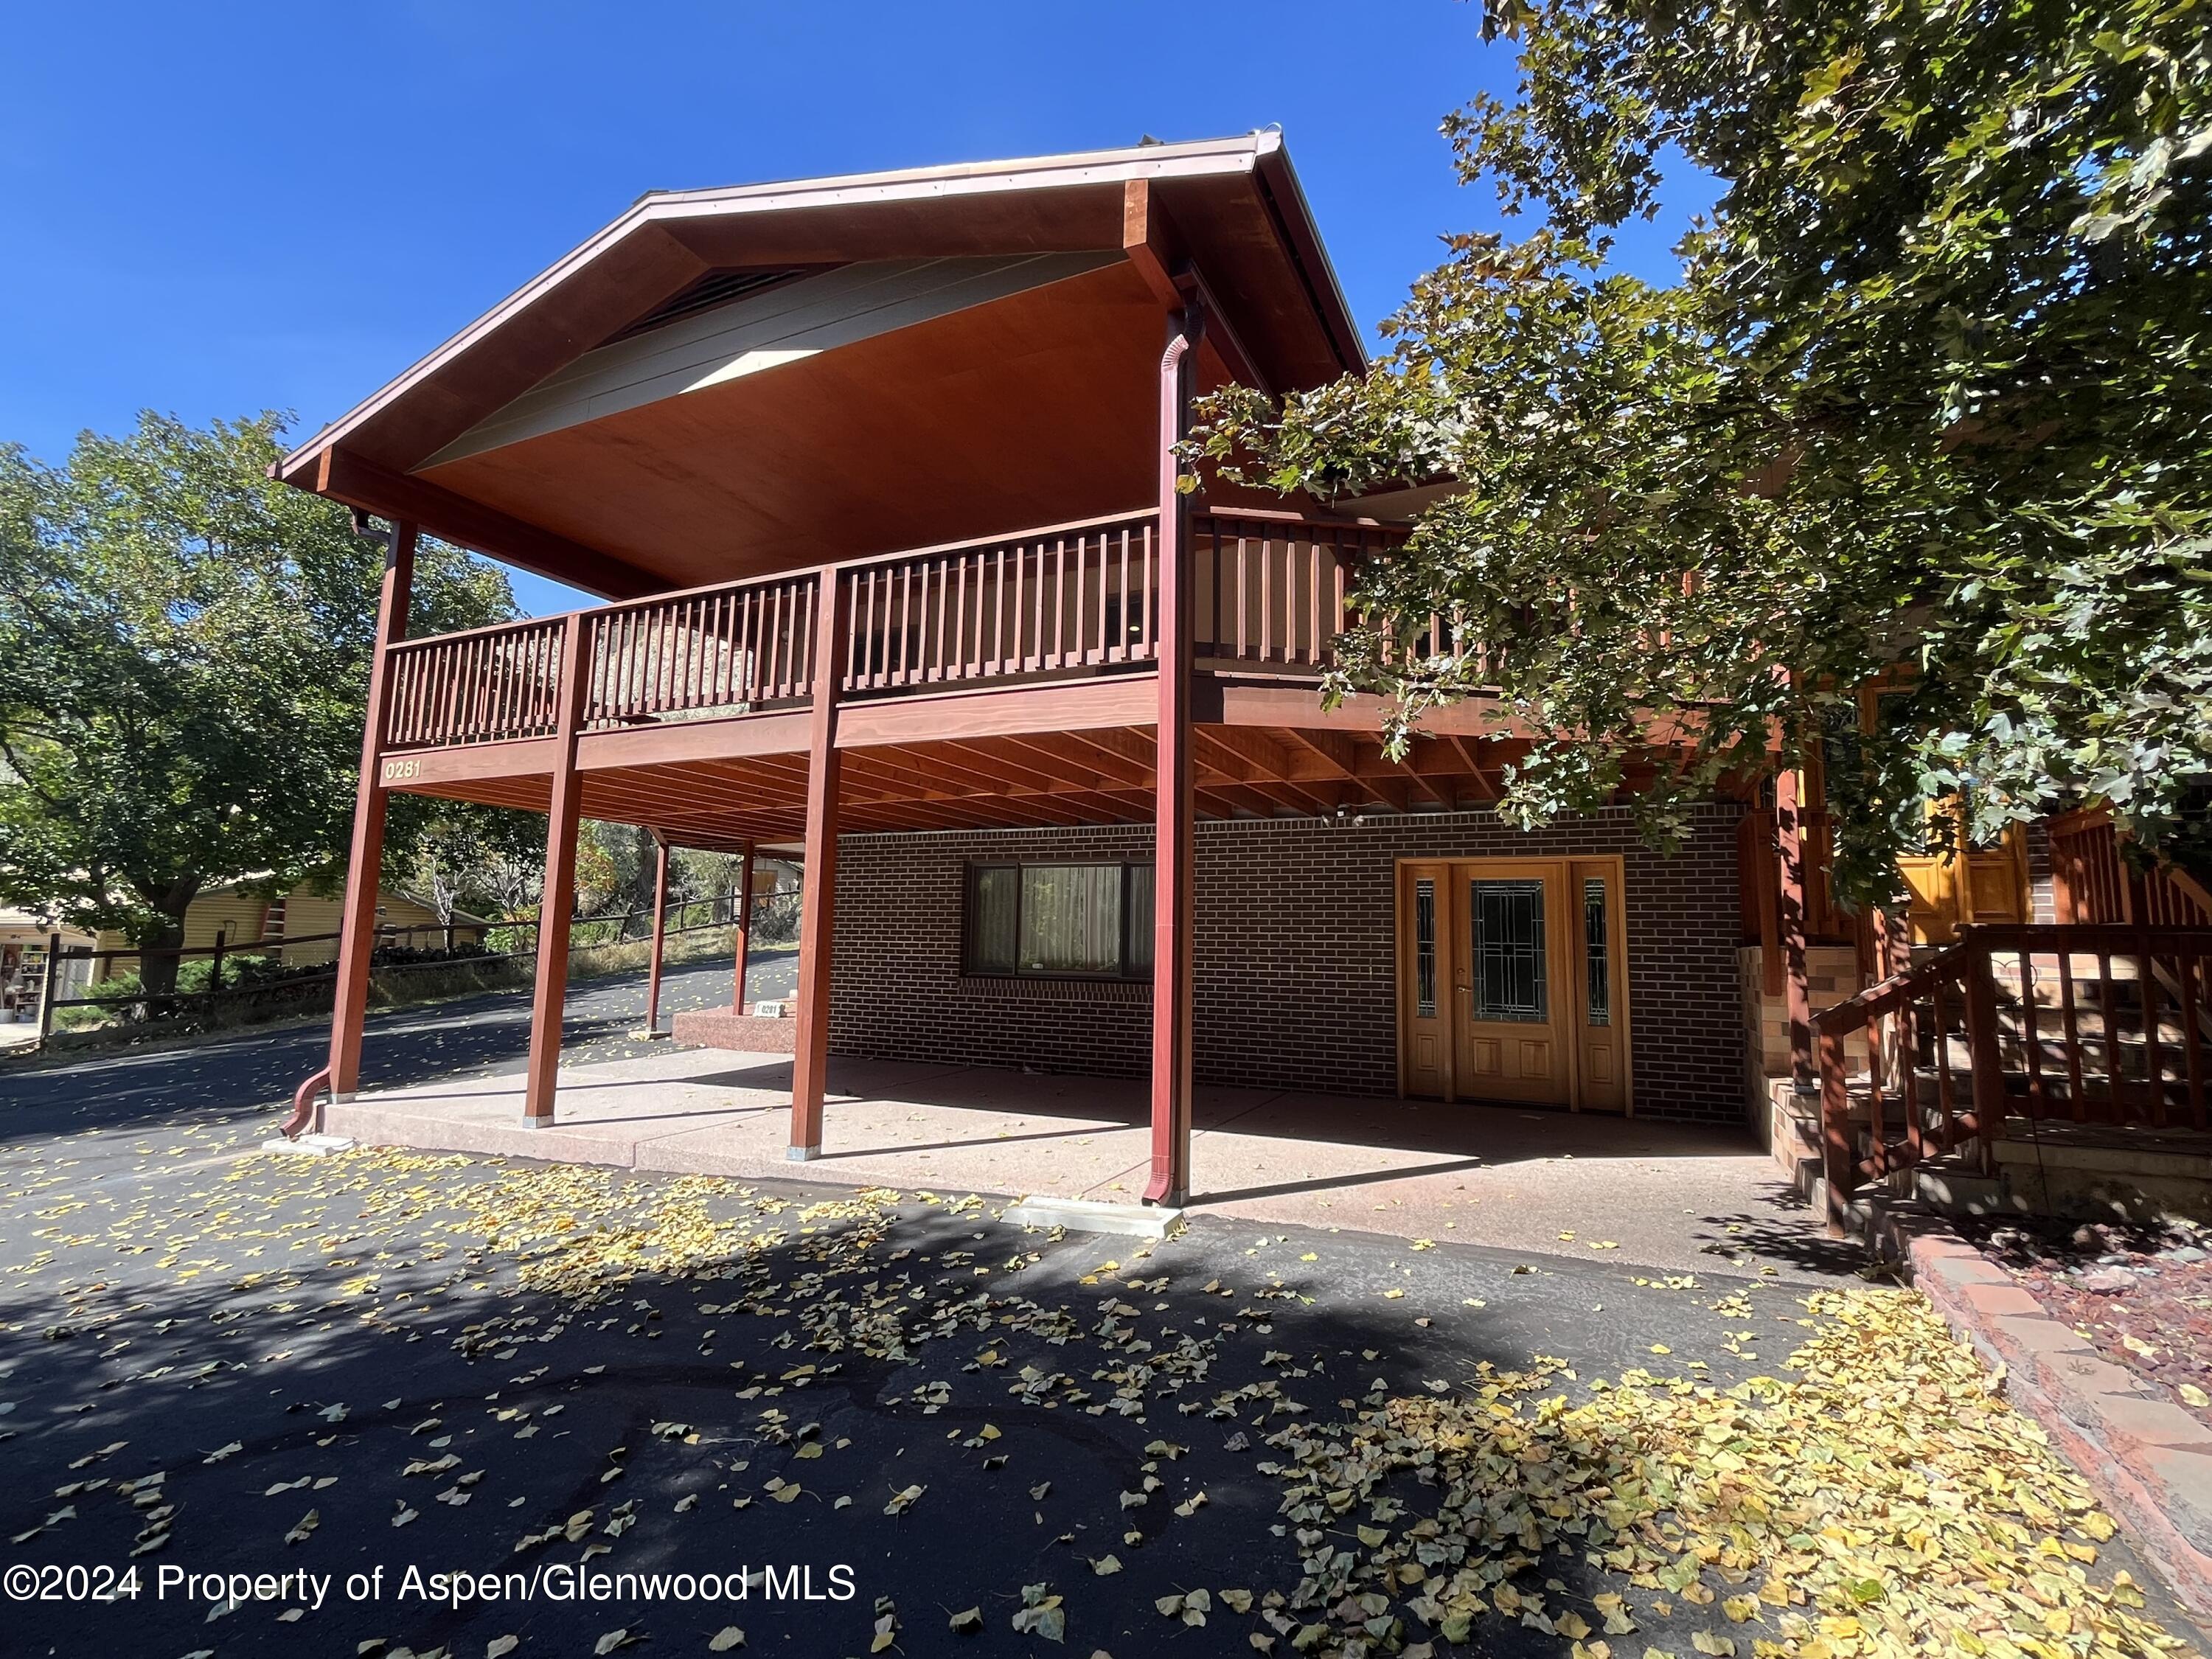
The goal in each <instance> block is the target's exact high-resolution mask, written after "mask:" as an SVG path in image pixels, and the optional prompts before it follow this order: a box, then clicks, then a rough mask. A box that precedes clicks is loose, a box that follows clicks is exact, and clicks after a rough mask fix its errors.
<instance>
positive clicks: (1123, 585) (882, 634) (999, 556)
mask: <svg viewBox="0 0 2212 1659" xmlns="http://www.w3.org/2000/svg"><path fill="white" fill-rule="evenodd" d="M1156 526H1157V520H1156V519H1155V517H1154V515H1152V513H1140V514H1138V515H1136V516H1133V517H1131V518H1126V519H1115V520H1106V521H1103V522H1091V523H1085V524H1079V525H1070V526H1065V527H1060V528H1054V529H1050V530H1042V531H1030V532H1024V533H1023V534H1022V535H1020V536H1018V537H1014V538H1009V539H1007V540H1005V541H997V542H983V543H976V544H969V545H964V546H960V547H950V548H942V549H931V550H925V551H923V552H920V553H911V554H904V555H902V556H898V557H896V558H893V559H886V560H878V561H875V562H870V563H867V564H862V565H854V566H850V567H848V568H846V569H845V570H844V572H843V573H842V576H841V578H840V580H842V581H843V582H844V583H845V586H846V592H847V595H848V603H849V605H850V612H849V614H850V623H849V625H848V628H849V631H848V635H847V637H846V646H845V655H844V660H843V662H842V671H841V678H840V680H839V682H838V683H839V685H840V687H841V688H842V690H846V691H848V692H856V691H878V690H892V689H903V688H908V687H913V686H924V685H941V684H955V683H957V682H960V681H963V680H977V679H988V678H1000V677H1004V676H1006V675H1013V674H1048V673H1064V672H1066V671H1071V670H1077V669H1083V668H1091V667H1097V666H1099V665H1105V664H1111V663H1132V662H1150V661H1151V660H1152V659H1153V658H1154V657H1155V656H1156V655H1157V654H1158V643H1157V638H1158V628H1159V583H1158V575H1157V572H1156V569H1155V561H1156V559H1157V556H1158V555H1157V550H1155V548H1154V547H1153V544H1152V543H1153V534H1154V531H1155V528H1156Z"/></svg>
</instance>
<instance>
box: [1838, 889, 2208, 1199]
mask: <svg viewBox="0 0 2212 1659" xmlns="http://www.w3.org/2000/svg"><path fill="white" fill-rule="evenodd" d="M2208 969H2212V927H2206V926H2172V925H2150V924H2136V925H2122V924H2107V923H2073V924H2060V925H2051V926H2010V925H2008V926H1999V927H1966V928H1963V929H1961V930H1960V942H1959V943H1958V944H1956V945H1951V946H1948V947H1947V948H1945V949H1942V950H1940V951H1926V952H1922V953H1919V954H1918V955H1917V959H1916V960H1915V961H1913V962H1912V963H1911V964H1910V965H1909V966H1908V967H1907V968H1906V969H1905V970H1904V971H1903V972H1901V973H1899V974H1896V975H1892V976H1891V977H1889V978H1887V979H1885V980H1883V981H1881V982H1880V983H1878V984H1875V985H1873V986H1870V987H1868V988H1867V989H1866V990H1865V991H1863V992H1861V993H1860V994H1858V995H1857V996H1856V997H1853V998H1852V999H1850V1000H1849V1001H1847V1002H1844V1003H1840V1004H1838V1005H1837V1006H1834V1007H1832V1008H1830V1009H1828V1010H1827V1011H1826V1012H1823V1013H1822V1014H1820V1016H1819V1017H1818V1018H1817V1019H1816V1020H1815V1022H1814V1024H1815V1027H1816V1030H1817V1032H1818V1044H1819V1050H1818V1051H1819V1057H1820V1149H1821V1176H1822V1183H1821V1184H1822V1185H1823V1186H1824V1187H1825V1188H1826V1210H1827V1216H1828V1223H1829V1227H1830V1231H1832V1232H1835V1233H1838V1234H1841V1233H1842V1232H1844V1231H1846V1230H1847V1228H1848V1226H1849V1225H1850V1223H1851V1222H1852V1221H1854V1220H1855V1219H1856V1220H1858V1221H1860V1222H1861V1223H1863V1222H1864V1220H1865V1216H1864V1215H1863V1213H1861V1212H1863V1210H1864V1208H1865V1206H1866V1200H1867V1199H1868V1197H1869V1195H1871V1194H1874V1193H1876V1192H1881V1191H1888V1192H1895V1191H1896V1190H1897V1189H1898V1188H1899V1187H1900V1186H1901V1185H1905V1184H1907V1183H1906V1182H1903V1181H1901V1180H1900V1178H1901V1177H1907V1176H1908V1174H1909V1172H1910V1182H1909V1184H1910V1185H1911V1187H1913V1188H1916V1189H1917V1188H1923V1187H1927V1186H1929V1184H1930V1183H1929V1179H1928V1177H1929V1176H1934V1177H1936V1184H1938V1185H1941V1186H1942V1188H1943V1189H1944V1190H1945V1191H1946V1192H1947V1193H1948V1194H1951V1195H1954V1196H1955V1195H1958V1194H1961V1193H1965V1194H1972V1193H1974V1192H1976V1191H1977V1190H1978V1188H1977V1183H1979V1184H1980V1188H1981V1189H1986V1188H1989V1187H1990V1183H1995V1182H2000V1181H2001V1180H2002V1177H2003V1174H2004V1171H2005V1169H2006V1167H2007V1165H2008V1164H2017V1163H2019V1162H2020V1161H2021V1160H2020V1158H2018V1156H2017V1152H2018V1149H2019V1148H2020V1147H2021V1146H2023V1145H2025V1146H2033V1148H2035V1151H2036V1156H2037V1159H2038V1162H2037V1166H2036V1167H2037V1168H2038V1170H2039V1171H2041V1173H2042V1176H2043V1182H2044V1188H2045V1194H2046V1196H2047V1195H2048V1194H2049V1191H2050V1181H2049V1167H2050V1166H2049V1162H2048V1158H2046V1157H2045V1152H2046V1150H2047V1146H2048V1147H2055V1148H2057V1149H2058V1155H2060V1156H2063V1157H2065V1158H2077V1157H2078V1155H2079V1154H2080V1152H2081V1151H2082V1149H2100V1150H2101V1151H2102V1152H2106V1153H2114V1152H2117V1153H2118V1154H2120V1155H2122V1161H2123V1162H2124V1161H2125V1160H2126V1158H2130V1157H2132V1158H2136V1161H2138V1162H2140V1161H2141V1160H2142V1157H2143V1156H2144V1155H2146V1154H2149V1153H2152V1152H2156V1153H2158V1154H2159V1155H2160V1157H2165V1156H2166V1155H2167V1154H2169V1153H2170V1154H2171V1155H2172V1156H2173V1157H2175V1158H2179V1159H2180V1160H2181V1164H2182V1165H2183V1166H2186V1167H2187V1168H2192V1169H2193V1168H2194V1167H2196V1166H2197V1164H2203V1165H2204V1167H2205V1168H2206V1169H2207V1170H2212V1116H2209V1115H2208V1106H2207V1101H2208V1095H2212V983H2208V980H2207V972H2208ZM1857 1030H1864V1031H1865V1032H1866V1034H1867V1044H1868V1052H1869V1063H1868V1066H1867V1068H1866V1070H1865V1071H1864V1072H1863V1073H1859V1074H1857V1075H1856V1076H1855V1075H1852V1074H1851V1073H1849V1072H1848V1070H1847V1069H1846V1065H1845V1060H1844V1037H1845V1036H1846V1035H1847V1034H1848V1033H1850V1032H1852V1031H1857ZM2046 1143H2047V1146H2046ZM2206 1190H2207V1193H2208V1195H2212V1185H2208V1187H2207V1189H2206ZM1981 1195H1982V1196H1983V1197H1984V1199H1988V1198H1990V1196H1991V1194H1990V1192H1989V1191H1988V1190H1982V1191H1981ZM2025 1201H2026V1202H2027V1204H2028V1205H2029V1206H2031V1207H2032V1206H2033V1194H2029V1195H2028V1196H2027V1199H2026V1200H2025ZM2208 1202H2212V1196H2208Z"/></svg>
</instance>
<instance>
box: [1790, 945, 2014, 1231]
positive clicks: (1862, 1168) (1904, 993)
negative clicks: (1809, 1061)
mask: <svg viewBox="0 0 2212 1659" xmlns="http://www.w3.org/2000/svg"><path fill="white" fill-rule="evenodd" d="M1975 954H1976V952H1975V948H1974V946H1973V945H1972V941H1971V940H1969V941H1963V942H1961V943H1960V944H1957V945H1948V946H1947V947H1945V948H1944V949H1943V950H1941V951H1937V952H1936V954H1935V955H1934V956H1932V957H1928V958H1927V959H1926V960H1924V961H1923V962H1919V963H1914V964H1913V965H1912V966H1911V967H1910V968H1907V969H1904V970H1903V971H1902V972H1899V973H1895V974H1892V975H1889V976H1888V977H1887V978H1886V979H1881V980H1877V981H1875V983H1873V984H1872V985H1869V986H1868V987H1866V989H1864V990H1863V991H1861V992H1859V993H1858V994H1857V995H1856V996H1850V997H1846V998H1845V999H1844V1000H1843V1001H1841V1002H1838V1003H1836V1004H1834V1005H1832V1006H1830V1007H1826V1008H1824V1009H1822V1010H1821V1011H1820V1012H1819V1013H1817V1014H1815V1015H1814V1016H1813V1028H1814V1034H1815V1039H1816V1048H1817V1052H1818V1055H1819V1060H1820V1164H1821V1174H1822V1176H1823V1178H1824V1179H1823V1185H1824V1186H1825V1187H1826V1189H1827V1210H1828V1214H1827V1223H1828V1231H1829V1232H1830V1233H1831V1234H1832V1236H1834V1237H1843V1235H1844V1217H1845V1214H1846V1212H1847V1209H1848V1206H1849V1205H1850V1195H1851V1194H1852V1193H1853V1192H1854V1191H1855V1190H1856V1189H1857V1187H1858V1184H1859V1182H1860V1180H1861V1178H1862V1177H1863V1176H1875V1175H1880V1174H1883V1173H1887V1158H1886V1156H1885V1154H1884V1150H1883V1148H1884V1139H1883V1129H1884V1124H1883V1121H1882V1098H1881V1085H1880V1080H1879V1079H1880V1077H1881V1066H1880V1064H1879V1062H1878V1060H1875V1054H1876V1045H1877V1044H1879V1042H1881V1030H1880V1029H1879V1026H1878V1024H1877V1022H1879V1021H1881V1020H1883V1019H1886V1018H1888V1017H1889V1016H1890V1015H1891V1014H1892V1013H1894V1012H1904V1013H1905V1014H1906V1015H1907V1016H1908V1017H1909V1016H1910V1012H1911V1009H1912V1008H1913V1007H1914V1006H1916V1005H1917V1003H1918V1002H1919V1001H1920V1000H1921V999H1922V998H1923V997H1924V996H1928V995H1930V994H1933V993H1934V992H1935V991H1936V989H1937V987H1940V986H1942V985H1946V984H1949V985H1955V986H1957V987H1959V989H1960V993H1961V995H1962V998H1963V1000H1964V1001H1965V1003H1966V1007H1967V1009H1968V1010H1969V1022H1970V1027H1971V1024H1972V1013H1971V1011H1972V1007H1973V1005H1974V998H1973V997H1972V996H1971V995H1969V994H1966V975H1967V971H1968V969H1969V967H1970V965H1971V963H1972V960H1973V958H1974V956H1975ZM1981 954H1982V957H1983V959H1984V962H1986V959H1987V953H1986V952H1982V953H1981ZM1986 978H1987V975H1986V974H1985V975H1984V979H1986ZM1857 1030H1864V1031H1865V1032H1866V1033H1867V1048H1868V1054H1869V1060H1873V1061H1874V1063H1873V1064H1871V1065H1870V1066H1869V1082H1870V1085H1871V1088H1870V1102H1871V1109H1872V1119H1871V1126H1870V1127H1871V1128H1872V1131H1873V1137H1874V1142H1875V1145H1874V1149H1873V1155H1872V1156H1871V1157H1870V1158H1867V1159H1864V1160H1862V1159H1861V1158H1859V1157H1858V1152H1857V1147H1856V1146H1853V1145H1852V1143H1851V1089H1850V1069H1849V1063H1848V1061H1847V1060H1846V1058H1845V1054H1844V1038H1845V1037H1846V1036H1849V1035H1850V1033H1851V1032H1853V1031H1857ZM1937 1042H1939V1043H1940V1042H1942V1033H1941V1032H1939V1033H1938V1034H1937ZM1900 1070H1901V1072H1903V1073H1906V1074H1908V1075H1909V1073H1910V1070H1911V1066H1910V1060H1909V1057H1908V1060H1907V1064H1906V1065H1905V1066H1904V1067H1901V1068H1900ZM1908 1086H1909V1085H1908ZM1945 1103H1946V1107H1947V1109H1948V1094H1947V1097H1946V1102H1945ZM1960 1127H1965V1123H1964V1120H1963V1119H1962V1120H1961V1124H1960ZM1975 1127H1978V1124H1977V1125H1976V1126H1975ZM1905 1133H1906V1135H1907V1136H1908V1138H1909V1142H1910V1145H1911V1149H1912V1151H1911V1156H1912V1157H1913V1158H1916V1159H1917V1158H1918V1157H1920V1156H1921V1155H1922V1152H1923V1148H1922V1146H1921V1145H1920V1136H1921V1124H1920V1115H1919V1113H1918V1111H1917V1103H1916V1109H1913V1110H1911V1111H1910V1112H1909V1114H1908V1115H1907V1117H1906V1120H1905Z"/></svg>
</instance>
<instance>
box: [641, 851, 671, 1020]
mask: <svg viewBox="0 0 2212 1659" xmlns="http://www.w3.org/2000/svg"><path fill="white" fill-rule="evenodd" d="M667 940H668V843H667V842H665V841H664V840H662V839H661V836H660V834H659V831H658V830H656V831H654V832H653V956H652V959H651V961H650V963H648V965H647V969H646V976H645V1034H646V1036H649V1037H657V1036H660V1035H662V1033H661V1030H660V953H661V950H662V948H663V947H664V946H665V945H666V943H667Z"/></svg>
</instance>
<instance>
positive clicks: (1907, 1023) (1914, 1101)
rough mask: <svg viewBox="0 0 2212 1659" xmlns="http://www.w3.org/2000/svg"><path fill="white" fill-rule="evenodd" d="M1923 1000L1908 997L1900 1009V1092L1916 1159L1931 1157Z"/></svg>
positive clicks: (1908, 1139) (1907, 1135) (1908, 1138)
mask: <svg viewBox="0 0 2212 1659" xmlns="http://www.w3.org/2000/svg"><path fill="white" fill-rule="evenodd" d="M1919 1056H1920V1003H1919V1000H1918V999H1917V998H1915V997H1907V998H1906V999H1905V1001H1904V1002H1903V1003H1902V1004H1901V1005H1900V1006H1899V1008H1898V1011H1897V1092H1898V1097H1899V1102H1900V1103H1902V1105H1903V1106H1904V1109H1905V1144H1906V1145H1907V1146H1910V1147H1911V1149H1912V1161H1913V1162H1914V1163H1915V1164H1922V1163H1925V1162H1926V1161H1927V1158H1928V1139H1927V1123H1926V1119H1927V1113H1926V1112H1925V1111H1923V1109H1921V1105H1920V1066H1919Z"/></svg>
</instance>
